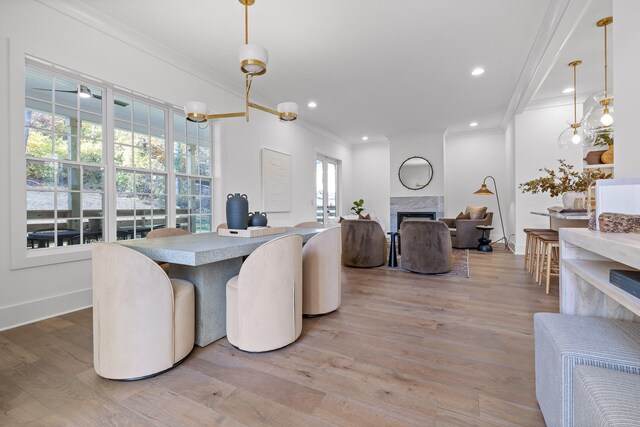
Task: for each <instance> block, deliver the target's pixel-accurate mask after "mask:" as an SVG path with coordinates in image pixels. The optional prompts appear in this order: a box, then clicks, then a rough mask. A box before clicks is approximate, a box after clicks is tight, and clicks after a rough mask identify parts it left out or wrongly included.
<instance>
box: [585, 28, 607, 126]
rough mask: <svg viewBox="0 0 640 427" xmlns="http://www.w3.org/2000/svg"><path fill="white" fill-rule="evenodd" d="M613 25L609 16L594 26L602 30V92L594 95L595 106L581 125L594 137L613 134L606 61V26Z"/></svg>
mask: <svg viewBox="0 0 640 427" xmlns="http://www.w3.org/2000/svg"><path fill="white" fill-rule="evenodd" d="M612 23H613V17H611V16H609V17H606V18H603V19H601V20H599V21H598V22H597V23H596V25H597V26H598V27H600V28H603V29H604V92H602V93H600V94H597V95H594V98H595V100H596V104H595V105H594V106H593V107H592V108H591V109H590V110H589V111H587V113H586V114H585V116H584V118H583V119H582V124H583V125H584V126H585V127H586V128H587V129H588V130H589V131H590V132H591V133H593V134H594V135H596V134H599V133H611V132H613V127H612V125H613V121H614V115H613V95H612V94H611V93H610V92H609V82H608V76H607V74H608V68H609V67H608V65H609V64H608V60H607V53H608V51H607V26H608V25H610V24H612Z"/></svg>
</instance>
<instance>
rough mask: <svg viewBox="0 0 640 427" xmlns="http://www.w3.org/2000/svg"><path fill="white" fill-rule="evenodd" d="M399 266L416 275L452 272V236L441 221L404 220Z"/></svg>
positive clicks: (401, 227)
mask: <svg viewBox="0 0 640 427" xmlns="http://www.w3.org/2000/svg"><path fill="white" fill-rule="evenodd" d="M400 235H401V236H402V258H401V259H400V267H402V268H403V269H405V270H409V271H414V272H416V273H431V274H435V273H446V272H447V271H451V268H452V258H451V256H452V255H451V251H452V250H451V234H450V233H449V227H447V224H445V223H444V222H442V221H424V220H412V219H405V220H404V221H402V224H400Z"/></svg>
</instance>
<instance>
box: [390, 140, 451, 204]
mask: <svg viewBox="0 0 640 427" xmlns="http://www.w3.org/2000/svg"><path fill="white" fill-rule="evenodd" d="M389 141H390V142H389V150H390V170H389V180H390V183H391V186H390V191H391V193H390V194H391V197H421V196H442V195H443V194H444V137H443V134H442V132H432V133H426V134H420V135H410V136H399V137H395V138H389ZM413 156H421V157H424V158H426V159H427V160H429V162H430V163H431V166H432V167H433V179H432V180H431V183H430V184H429V185H427V186H426V187H425V188H423V189H421V190H410V189H408V188H406V187H405V186H403V185H402V184H401V183H400V180H399V179H398V169H400V165H401V164H402V162H404V161H405V160H407V159H408V158H409V157H413Z"/></svg>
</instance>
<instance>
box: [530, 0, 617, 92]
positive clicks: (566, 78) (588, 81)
mask: <svg viewBox="0 0 640 427" xmlns="http://www.w3.org/2000/svg"><path fill="white" fill-rule="evenodd" d="M612 15H613V7H612V0H595V1H591V2H590V4H589V5H588V7H587V9H586V10H585V11H584V14H583V16H582V17H581V18H580V20H579V22H578V24H577V25H576V28H575V30H574V31H573V33H572V34H571V36H570V37H569V39H568V40H567V42H566V43H565V45H564V46H563V47H562V50H561V51H560V52H559V54H558V58H557V60H556V62H555V64H554V66H553V68H552V69H551V70H550V72H549V74H548V76H547V78H546V79H545V81H544V82H543V83H542V85H541V86H540V88H539V89H538V92H537V93H536V94H535V96H534V97H533V99H532V100H533V101H542V100H548V99H552V98H558V97H567V95H563V94H562V90H563V89H565V88H567V87H571V86H573V70H572V68H571V67H568V66H567V64H569V62H572V61H574V60H578V59H579V60H581V61H582V65H580V66H578V79H577V80H578V98H579V99H580V98H583V97H585V96H586V95H587V94H589V95H590V94H593V93H594V92H599V91H602V90H604V32H603V29H602V28H598V27H597V26H596V22H597V21H599V20H600V19H602V18H605V17H607V16H612ZM614 31H615V22H614V23H613V24H612V25H609V26H608V29H607V37H608V55H607V57H608V60H609V88H610V89H613V79H612V77H613V69H614V68H613V66H614V64H613V61H612V57H613V47H612V46H613V43H612V40H613V32H614ZM569 96H573V95H569Z"/></svg>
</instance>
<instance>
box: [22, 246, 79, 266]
mask: <svg viewBox="0 0 640 427" xmlns="http://www.w3.org/2000/svg"><path fill="white" fill-rule="evenodd" d="M86 259H91V245H82V246H80V245H78V246H64V247H53V248H43V249H32V250H27V249H26V248H25V249H24V252H22V253H20V254H15V253H14V254H12V256H11V269H12V270H19V269H22V268H33V267H41V266H45V265H52V264H62V263H65V262H73V261H82V260H86Z"/></svg>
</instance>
